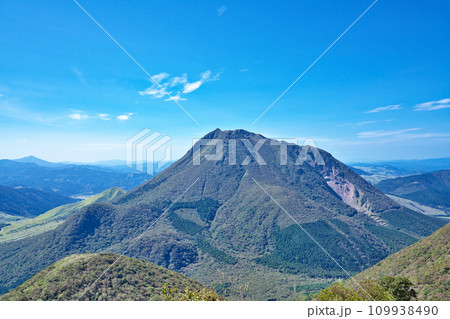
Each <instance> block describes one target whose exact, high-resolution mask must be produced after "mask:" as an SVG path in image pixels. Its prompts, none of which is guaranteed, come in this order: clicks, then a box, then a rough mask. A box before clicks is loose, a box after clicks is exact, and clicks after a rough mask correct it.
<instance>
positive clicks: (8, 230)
mask: <svg viewBox="0 0 450 319" xmlns="http://www.w3.org/2000/svg"><path fill="white" fill-rule="evenodd" d="M125 193H126V192H125V191H124V190H123V189H121V188H119V187H113V188H110V189H107V190H106V191H104V192H102V193H100V194H97V195H95V196H93V197H91V198H88V199H85V200H83V201H81V202H77V203H73V204H67V205H63V206H58V207H56V208H53V209H51V210H49V211H48V212H46V213H44V214H42V215H39V216H37V217H35V218H32V219H26V220H21V221H17V222H15V223H13V224H11V225H9V226H6V227H3V228H2V229H1V230H0V242H10V241H15V240H19V239H23V238H27V237H30V236H34V235H38V234H42V233H44V232H46V231H49V230H51V229H54V228H56V227H57V226H58V225H59V224H61V223H62V222H64V220H66V219H67V217H69V216H71V215H73V214H74V213H76V212H77V211H79V210H80V209H82V208H83V207H86V206H88V205H91V204H94V203H104V202H108V201H110V200H112V199H114V198H116V197H118V196H120V195H123V194H125Z"/></svg>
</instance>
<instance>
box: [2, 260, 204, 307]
mask: <svg viewBox="0 0 450 319" xmlns="http://www.w3.org/2000/svg"><path fill="white" fill-rule="evenodd" d="M116 260H117V262H116V263H114V262H115V261H116ZM108 267H111V268H109V270H108V271H107V272H106V273H105V274H104V275H102V276H101V278H100V279H99V280H98V281H97V282H96V283H95V285H93V286H92V288H90V289H88V288H89V287H90V286H91V285H92V283H93V282H94V281H95V280H96V279H97V278H99V276H100V275H101V274H102V273H103V272H104V271H105V270H107V269H108ZM164 285H167V287H170V288H174V287H177V289H178V291H179V292H180V293H181V292H183V291H184V290H185V289H186V288H189V289H190V290H193V291H195V290H200V289H202V288H204V286H203V285H201V284H200V283H199V282H196V281H194V280H192V279H190V278H188V277H186V276H183V275H181V274H179V273H177V272H174V271H171V270H168V269H165V268H162V267H160V266H158V265H155V264H153V263H150V262H148V261H144V260H140V259H135V258H130V257H125V256H122V257H120V255H115V254H84V255H72V256H69V257H66V258H64V259H62V260H60V261H58V262H56V263H54V264H53V265H51V266H49V267H47V268H45V269H44V270H42V271H41V272H39V273H38V274H37V275H35V276H34V277H33V278H31V279H29V280H27V281H26V282H25V283H23V284H22V285H20V286H19V287H17V288H16V289H14V290H13V291H11V292H10V293H8V294H6V295H3V296H0V300H77V299H78V298H79V299H80V300H99V301H101V300H102V301H106V300H165V298H166V295H165V294H164V292H163V288H164Z"/></svg>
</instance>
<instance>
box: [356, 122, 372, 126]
mask: <svg viewBox="0 0 450 319" xmlns="http://www.w3.org/2000/svg"><path fill="white" fill-rule="evenodd" d="M375 123H377V121H365V122H359V123H357V124H356V126H363V125H367V124H375Z"/></svg>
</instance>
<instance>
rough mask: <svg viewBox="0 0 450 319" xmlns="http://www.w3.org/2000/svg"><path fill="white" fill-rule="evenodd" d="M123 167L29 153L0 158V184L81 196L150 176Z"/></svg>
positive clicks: (134, 183) (129, 186)
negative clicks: (49, 158)
mask: <svg viewBox="0 0 450 319" xmlns="http://www.w3.org/2000/svg"><path fill="white" fill-rule="evenodd" d="M29 161H32V162H29ZM126 169H129V168H126ZM126 169H124V170H123V171H119V170H118V169H111V168H106V167H97V166H84V165H68V164H59V163H57V164H55V163H49V162H45V161H42V160H39V159H36V158H30V157H28V158H25V159H20V160H15V161H13V160H0V185H5V186H10V187H31V188H36V189H39V190H43V191H48V192H57V193H59V194H61V195H65V196H70V197H76V198H82V199H83V198H86V197H88V196H92V195H95V194H98V193H101V192H103V191H104V190H106V189H109V188H111V187H115V186H117V187H120V188H123V189H125V190H130V189H132V188H134V187H136V186H138V185H139V184H142V183H143V182H145V181H147V180H148V179H150V178H151V176H149V175H147V174H143V173H139V172H127V171H126Z"/></svg>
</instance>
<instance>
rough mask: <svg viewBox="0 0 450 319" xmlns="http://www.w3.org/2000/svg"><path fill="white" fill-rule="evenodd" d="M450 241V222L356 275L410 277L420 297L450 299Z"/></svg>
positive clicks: (369, 277) (422, 298) (360, 277)
mask: <svg viewBox="0 0 450 319" xmlns="http://www.w3.org/2000/svg"><path fill="white" fill-rule="evenodd" d="M449 242H450V223H449V224H447V225H445V226H444V227H442V228H441V229H439V230H437V231H436V232H435V233H433V234H432V235H431V236H429V237H426V238H423V239H421V240H419V241H418V242H416V243H415V244H413V245H411V246H409V247H406V248H404V249H402V250H400V251H399V252H397V253H395V254H393V255H391V256H389V257H387V258H386V259H384V260H382V261H380V262H379V263H377V264H376V265H375V266H373V267H371V268H369V269H367V270H365V271H363V272H362V273H360V274H358V275H357V276H356V277H355V278H356V280H363V279H374V280H378V279H380V278H381V277H384V276H396V277H406V278H408V279H409V280H411V281H412V282H413V283H414V285H415V287H414V289H415V290H416V291H417V293H418V300H450V244H449Z"/></svg>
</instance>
